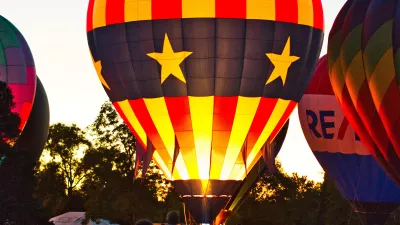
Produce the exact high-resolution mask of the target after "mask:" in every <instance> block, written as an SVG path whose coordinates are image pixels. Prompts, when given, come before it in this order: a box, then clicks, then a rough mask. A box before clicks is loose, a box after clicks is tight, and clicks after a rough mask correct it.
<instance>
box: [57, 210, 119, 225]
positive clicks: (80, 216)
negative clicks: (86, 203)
mask: <svg viewBox="0 0 400 225" xmlns="http://www.w3.org/2000/svg"><path fill="white" fill-rule="evenodd" d="M84 219H85V213H84V212H67V213H64V214H62V215H59V216H56V217H53V218H51V219H50V220H49V221H50V222H53V223H54V224H55V225H82V221H83V220H84ZM87 225H118V224H111V223H110V221H108V220H102V219H99V220H98V223H96V222H95V221H92V220H90V221H89V223H87Z"/></svg>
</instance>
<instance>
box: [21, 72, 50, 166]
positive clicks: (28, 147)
mask: <svg viewBox="0 0 400 225" xmlns="http://www.w3.org/2000/svg"><path fill="white" fill-rule="evenodd" d="M49 123H50V109H49V102H48V100H47V94H46V91H45V89H44V87H43V84H42V82H41V81H40V79H39V77H37V86H36V94H35V100H34V102H33V106H32V111H31V114H30V116H29V118H28V121H27V123H26V126H25V129H24V131H23V132H22V133H21V135H20V136H19V138H18V139H17V141H16V143H15V145H14V147H15V148H16V151H17V152H18V153H19V154H29V155H30V156H31V157H30V158H31V159H32V161H33V162H35V163H36V162H37V161H38V160H39V158H40V156H41V154H42V151H43V149H44V146H45V144H46V141H47V135H48V134H49Z"/></svg>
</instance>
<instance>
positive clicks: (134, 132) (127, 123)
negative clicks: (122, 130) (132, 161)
mask: <svg viewBox="0 0 400 225" xmlns="http://www.w3.org/2000/svg"><path fill="white" fill-rule="evenodd" d="M112 104H113V106H114V108H115V110H117V112H118V114H119V115H120V116H121V118H122V119H123V120H124V122H125V124H126V125H127V126H128V128H129V129H130V130H131V131H132V133H133V135H135V138H136V140H137V141H139V142H140V144H141V145H142V146H143V147H144V148H146V147H147V143H146V142H147V140H142V139H141V138H140V135H139V134H138V133H137V132H136V130H135V129H134V128H133V126H132V124H131V123H130V122H129V120H128V118H127V117H126V115H125V113H124V112H123V111H122V109H121V107H120V106H119V104H118V102H113V103H112Z"/></svg>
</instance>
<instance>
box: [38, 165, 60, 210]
mask: <svg viewBox="0 0 400 225" xmlns="http://www.w3.org/2000/svg"><path fill="white" fill-rule="evenodd" d="M39 167H40V166H38V168H39ZM43 167H44V168H42V169H41V170H38V171H37V172H36V181H37V185H36V187H35V194H34V197H35V199H37V200H38V201H39V202H40V204H41V207H42V208H43V209H44V210H46V212H47V215H49V217H50V216H55V215H59V214H61V213H62V211H63V210H64V208H65V206H66V202H67V200H66V197H67V196H66V193H65V190H67V186H66V183H65V178H64V176H63V175H62V173H61V168H60V163H56V162H50V163H47V164H45V165H44V166H43Z"/></svg>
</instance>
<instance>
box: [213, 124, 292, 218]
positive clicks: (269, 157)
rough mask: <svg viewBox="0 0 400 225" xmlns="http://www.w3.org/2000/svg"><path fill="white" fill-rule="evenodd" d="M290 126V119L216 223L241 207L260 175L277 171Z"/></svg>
mask: <svg viewBox="0 0 400 225" xmlns="http://www.w3.org/2000/svg"><path fill="white" fill-rule="evenodd" d="M288 128H289V120H288V121H287V122H286V124H285V125H284V126H283V127H282V129H281V130H280V131H279V133H278V135H276V137H275V138H274V140H273V141H272V142H271V143H269V142H267V144H266V145H265V148H264V149H263V150H264V151H268V152H269V153H263V158H260V159H259V160H258V162H257V164H256V165H255V166H254V167H253V169H251V171H250V172H249V173H248V174H247V177H246V179H244V180H243V184H242V185H241V187H240V188H239V189H238V191H237V193H236V194H235V195H234V196H233V197H232V198H231V200H230V201H229V202H228V203H227V204H226V205H225V207H224V209H223V210H222V211H221V212H220V213H219V214H218V216H217V218H216V220H215V223H214V224H224V222H225V221H226V219H227V218H228V217H229V216H230V215H231V214H232V213H233V212H235V211H236V210H238V209H239V207H240V205H241V203H242V202H243V200H244V198H245V196H247V194H248V193H249V191H250V190H251V189H252V188H253V187H254V185H255V184H256V183H257V181H258V178H259V177H260V175H262V174H264V173H267V172H268V173H275V158H276V156H277V155H278V153H279V151H280V150H281V148H282V145H283V142H284V141H285V138H286V134H287V131H288Z"/></svg>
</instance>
